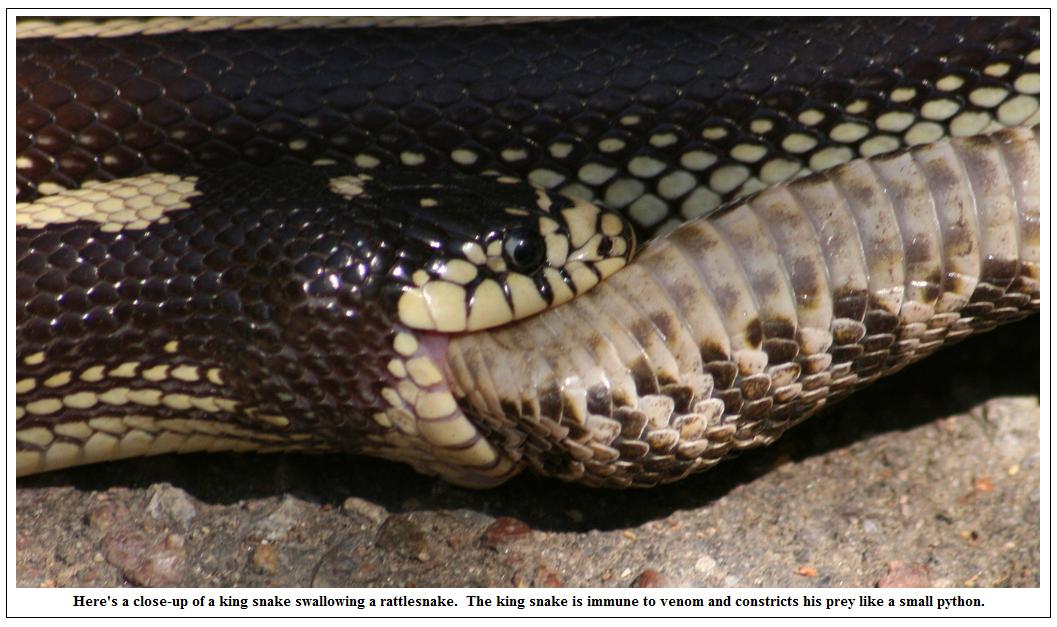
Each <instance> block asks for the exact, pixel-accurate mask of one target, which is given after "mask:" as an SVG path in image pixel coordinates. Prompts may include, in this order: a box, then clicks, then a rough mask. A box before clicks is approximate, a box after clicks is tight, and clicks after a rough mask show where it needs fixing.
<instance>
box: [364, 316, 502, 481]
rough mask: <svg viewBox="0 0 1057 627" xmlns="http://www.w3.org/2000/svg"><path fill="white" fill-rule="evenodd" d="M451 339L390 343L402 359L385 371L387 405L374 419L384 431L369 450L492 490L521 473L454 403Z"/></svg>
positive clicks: (422, 337)
mask: <svg viewBox="0 0 1057 627" xmlns="http://www.w3.org/2000/svg"><path fill="white" fill-rule="evenodd" d="M452 338H453V336H452V335H451V334H447V333H437V332H431V331H415V332H413V334H412V332H409V331H402V332H399V333H397V335H396V340H395V342H394V348H395V349H396V352H397V353H399V354H400V355H401V358H394V359H393V360H392V361H391V362H390V363H389V366H388V373H389V377H388V380H387V381H386V385H385V386H384V387H383V389H382V393H381V396H382V398H383V399H384V400H385V402H386V403H387V404H388V408H387V409H386V410H385V411H382V412H378V413H376V414H375V415H374V420H375V422H377V423H378V424H379V425H380V426H381V427H383V428H384V429H385V432H384V434H383V435H382V436H380V439H379V438H374V439H375V441H374V442H373V445H372V446H371V447H370V451H371V452H372V453H374V454H377V455H379V456H381V457H386V458H389V459H393V460H396V461H401V462H405V463H409V464H411V465H412V466H414V467H415V468H416V469H418V470H419V471H420V472H424V473H427V474H436V475H440V476H442V477H444V478H445V479H447V480H448V481H451V482H452V483H455V484H457V485H461V486H464V487H470V488H490V487H494V486H496V485H499V484H501V483H503V482H504V481H506V480H508V479H509V478H510V477H512V476H514V475H516V474H517V473H518V472H520V471H521V469H522V466H521V465H520V464H518V463H515V462H514V461H513V460H512V459H511V457H510V456H509V455H508V453H507V452H506V451H505V450H504V449H503V448H499V447H497V446H495V445H494V444H493V441H492V440H491V438H490V437H489V436H490V435H492V434H491V433H488V432H485V431H482V429H480V428H479V423H478V422H476V421H474V420H471V418H470V417H469V416H468V415H467V414H466V413H465V412H464V408H463V406H462V405H461V404H460V403H459V402H458V401H457V400H456V396H457V395H458V394H459V392H458V390H456V389H455V387H454V386H453V382H452V379H451V376H450V374H448V368H447V367H446V365H445V362H446V360H447V353H448V349H449V346H450V343H451V341H452Z"/></svg>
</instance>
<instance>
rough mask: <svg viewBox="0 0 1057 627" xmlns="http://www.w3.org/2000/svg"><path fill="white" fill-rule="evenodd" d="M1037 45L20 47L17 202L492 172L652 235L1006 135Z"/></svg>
mask: <svg viewBox="0 0 1057 627" xmlns="http://www.w3.org/2000/svg"><path fill="white" fill-rule="evenodd" d="M1038 46H1039V39H1038V21H1037V19H1036V18H1001V17H981V18H964V17H943V18H932V17H918V18H866V17H856V18H837V19H814V18H801V19H789V18H781V19H773V18H748V19H747V18H715V17H711V18H678V19H665V18H657V19H619V18H614V19H605V20H573V21H566V22H557V23H543V24H514V25H507V26H494V25H489V26H478V27H463V28H451V27H435V28H421V29H419V28H406V29H405V28H396V29H378V30H371V29H322V30H319V31H304V30H259V31H254V30H246V31H236V32H204V33H177V34H169V35H162V36H158V37H154V38H151V39H150V40H144V39H140V38H112V39H101V40H100V39H96V40H91V39H68V40H34V39H27V40H20V41H19V42H18V44H17V56H18V60H17V66H16V83H17V92H16V99H17V119H18V135H17V153H18V157H19V163H18V165H17V172H18V186H19V194H20V196H19V197H20V199H31V198H32V197H34V196H35V195H36V194H37V193H40V192H49V191H51V190H52V189H53V186H54V185H58V186H60V187H67V188H68V187H71V186H75V185H77V184H79V183H80V182H82V181H86V180H92V179H103V180H105V179H109V178H112V177H118V176H129V175H133V174H137V173H141V172H143V171H145V170H150V169H158V170H163V171H169V172H178V171H180V170H181V169H183V168H186V167H188V165H189V164H191V163H200V164H207V165H210V166H214V165H219V164H228V163H231V162H239V161H244V162H249V163H254V164H264V163H271V162H275V161H289V160H297V161H304V162H311V161H314V160H317V159H320V158H330V159H344V160H352V161H356V162H357V163H359V164H361V165H364V164H366V165H373V164H376V163H382V164H387V165H401V166H403V167H408V168H417V169H428V168H432V167H441V166H443V167H449V166H454V167H455V168H457V169H460V170H463V171H465V172H471V173H476V172H482V171H484V170H489V169H491V170H498V171H501V172H506V173H510V174H514V175H517V176H520V177H522V178H529V179H530V180H533V181H534V182H536V183H538V184H541V185H543V186H545V187H548V188H556V189H561V190H564V191H566V192H568V193H573V194H576V195H579V196H581V197H586V198H588V199H590V198H598V199H602V200H604V201H606V202H607V203H608V204H609V205H610V206H612V207H614V208H616V209H619V210H621V211H624V212H625V213H627V214H628V215H630V216H631V217H632V218H633V219H634V220H635V222H636V224H637V226H638V228H639V231H640V236H643V235H646V236H648V235H651V234H653V233H654V232H656V231H657V230H659V229H665V228H670V225H671V223H672V220H679V221H681V220H683V219H685V218H688V217H695V216H696V215H700V214H701V213H703V212H705V211H707V210H709V209H712V208H715V207H717V206H719V204H720V203H721V202H722V201H724V200H727V199H730V198H733V197H735V196H742V195H744V194H746V193H750V192H752V191H756V190H757V189H760V188H761V187H763V186H764V185H766V184H771V183H774V182H778V181H780V180H785V179H787V178H789V177H791V176H795V175H797V174H803V173H804V172H809V171H811V170H818V169H823V168H824V167H828V166H831V165H835V164H837V163H840V162H843V161H847V160H849V159H850V158H853V157H857V156H860V155H865V156H869V154H876V153H877V152H882V151H885V150H891V149H894V148H897V147H899V146H902V145H906V144H915V143H924V142H926V141H932V140H933V139H936V138H937V137H934V135H935V134H936V133H937V132H942V133H952V132H953V134H955V135H957V134H969V131H973V132H978V131H981V130H985V128H987V129H993V128H996V127H998V126H1001V125H1003V124H1009V123H1019V122H1021V121H1023V119H1024V118H1029V117H1030V116H1031V115H1032V114H1033V112H1034V110H1035V109H1037V100H1038V94H1037V79H1035V80H1034V81H1032V80H1031V76H1037V73H1038V58H1037V53H1036V57H1034V60H1033V61H1032V57H1031V53H1032V52H1033V51H1036V50H1037V49H1038ZM792 50H795V51H796V52H795V54H793V53H791V52H790V51H792ZM944 79H946V80H944ZM1018 81H1020V82H1018ZM988 90H990V91H988ZM1033 90H1034V93H1033ZM1033 104H1034V106H1033ZM1003 106H1004V107H1006V108H1005V109H1002V107H1003ZM886 114H887V116H888V117H885V116H886ZM49 184H51V185H49ZM42 185H43V186H42Z"/></svg>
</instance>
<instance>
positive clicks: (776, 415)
mask: <svg viewBox="0 0 1057 627" xmlns="http://www.w3.org/2000/svg"><path fill="white" fill-rule="evenodd" d="M1038 133H1039V129H1038V127H1035V129H1034V131H1032V130H1030V129H1023V128H1021V129H1010V130H1007V131H1002V132H999V133H996V134H994V135H991V136H980V137H970V138H963V139H958V140H953V141H950V142H940V143H937V144H933V145H927V146H921V147H917V148H914V149H911V150H910V151H906V152H902V153H896V154H892V155H882V156H878V157H874V158H873V159H870V160H857V161H854V162H851V163H848V164H845V165H842V166H838V167H837V168H834V169H832V170H830V171H827V172H825V173H821V174H816V175H812V176H809V177H805V178H802V179H800V180H797V181H793V182H791V183H787V184H784V185H780V186H775V187H773V188H771V189H768V190H766V191H763V192H761V193H759V194H757V195H754V196H752V197H750V198H749V199H747V200H745V201H744V202H741V203H738V204H735V205H733V206H731V207H728V208H727V209H725V210H723V211H721V212H719V213H717V214H715V215H713V216H709V217H707V218H703V219H701V220H698V221H695V222H692V223H690V224H686V225H684V226H682V227H680V228H679V229H677V230H676V231H674V232H672V233H671V234H669V235H668V236H666V237H663V238H659V239H657V240H654V241H653V242H651V244H650V245H649V246H648V247H647V248H646V249H644V250H643V251H642V254H641V255H640V256H639V258H638V259H637V260H636V262H635V263H634V264H631V265H629V266H628V268H626V269H625V270H624V271H622V272H619V273H617V274H615V275H614V276H612V277H611V278H610V279H609V280H608V281H606V283H605V284H604V285H603V286H601V287H600V288H598V289H596V290H594V291H592V292H590V293H588V294H585V295H584V296H582V297H580V298H578V299H576V300H574V301H572V302H570V303H568V304H567V305H565V306H563V307H558V308H555V309H553V310H551V311H549V312H546V313H544V314H542V315H541V316H539V317H537V318H533V319H530V320H528V321H526V322H524V323H522V324H519V325H514V326H510V327H506V328H502V329H498V330H496V331H494V332H492V333H487V334H476V335H466V336H462V337H459V338H456V339H454V340H453V341H452V345H451V347H450V348H449V354H448V369H449V376H451V377H452V379H453V381H455V382H456V388H457V389H458V390H460V397H461V402H463V403H464V404H465V405H466V406H468V407H470V408H471V409H470V412H471V413H474V414H477V415H480V416H481V417H482V421H481V422H482V428H483V429H487V430H489V431H491V433H492V435H491V439H492V441H494V442H499V443H505V446H506V447H507V449H508V451H509V452H510V455H511V457H512V458H513V459H515V460H520V461H521V463H524V464H525V465H526V466H528V467H529V468H531V469H533V470H534V471H536V472H538V473H540V474H544V475H548V476H556V477H559V478H562V479H564V480H567V481H576V482H580V483H585V484H588V485H593V486H607V487H629V486H637V487H647V486H651V485H656V484H659V483H666V482H670V481H675V480H677V479H680V478H682V477H685V476H686V475H688V474H690V473H693V472H698V471H701V470H705V469H707V468H710V467H711V466H713V465H715V464H716V463H718V462H719V461H720V460H722V459H724V458H725V457H727V456H729V455H731V454H735V453H737V452H739V451H743V450H746V449H750V448H754V447H758V446H764V445H767V444H770V443H771V442H773V441H774V440H775V439H777V438H778V437H779V436H780V435H781V434H782V433H784V432H785V431H786V430H787V429H788V428H790V427H791V426H793V425H795V424H797V423H799V422H800V421H802V420H804V419H806V418H808V417H809V416H811V415H813V414H814V413H815V412H817V411H818V410H819V409H821V408H822V407H823V406H825V405H827V404H830V403H833V402H836V401H838V400H840V399H841V398H844V397H845V396H847V395H848V394H850V393H852V392H853V391H855V390H857V389H860V388H861V387H863V386H864V385H868V384H869V383H871V382H872V381H875V380H876V379H878V378H880V377H882V376H884V375H887V374H890V373H892V372H895V371H897V370H900V369H902V368H903V367H905V366H907V365H908V364H910V363H912V362H914V361H917V360H919V359H922V358H924V357H926V356H928V355H930V354H931V353H933V352H934V351H936V350H938V349H939V348H941V347H942V346H944V345H947V344H950V343H953V342H957V341H960V340H962V339H964V338H966V337H968V336H969V335H971V334H972V333H975V332H981V331H987V330H989V329H992V328H994V327H995V326H997V325H999V324H1002V323H1006V322H1010V321H1014V320H1019V319H1022V318H1025V317H1027V316H1029V315H1032V314H1034V313H1036V312H1038V310H1039V303H1040V278H1041V267H1040V261H1041V258H1040V256H1039V251H1038V248H1037V247H1038V244H1039V241H1040V239H1039V238H1040V232H1039V224H1038V220H1039V217H1040V207H1039V184H1040V183H1039V181H1040V179H1039V176H1040V173H1039V135H1038ZM896 174H898V176H895V175H896ZM586 321H590V322H591V323H590V324H586Z"/></svg>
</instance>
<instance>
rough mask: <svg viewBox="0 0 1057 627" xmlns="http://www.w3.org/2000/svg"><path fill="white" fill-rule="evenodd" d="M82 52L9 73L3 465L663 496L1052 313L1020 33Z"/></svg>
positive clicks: (397, 42) (464, 36) (1034, 94)
mask: <svg viewBox="0 0 1057 627" xmlns="http://www.w3.org/2000/svg"><path fill="white" fill-rule="evenodd" d="M82 27H83V25H82ZM89 27H91V28H94V29H95V30H94V31H93V32H92V33H91V34H92V35H93V36H92V37H83V36H78V37H74V38H72V39H57V38H54V37H46V38H39V37H38V38H30V39H27V40H25V41H20V42H19V45H18V49H17V52H18V57H19V60H18V69H17V74H16V77H17V82H18V87H19V91H18V101H19V109H18V122H19V135H18V151H19V152H18V161H17V163H16V167H17V171H18V178H19V199H20V200H22V201H23V203H21V204H20V205H19V207H18V212H17V215H16V223H17V224H18V227H19V228H18V252H17V258H18V274H17V286H16V290H17V298H18V302H17V309H16V312H17V324H18V328H17V333H18V357H17V358H18V364H17V372H18V374H17V377H18V378H17V382H16V391H17V392H18V406H17V409H16V414H17V419H18V427H17V442H18V445H17V446H18V453H17V455H18V465H19V472H20V474H21V473H27V472H39V471H43V470H49V469H53V468H61V467H64V466H69V465H73V464H78V463H87V462H91V461H102V460H106V459H113V458H117V457H125V456H129V455H138V454H157V453H163V452H171V451H192V450H346V451H352V452H361V453H367V454H373V455H379V456H383V457H389V458H393V459H399V460H402V461H406V462H409V463H411V464H412V465H414V466H415V467H416V468H418V469H420V470H422V471H424V472H430V473H436V474H440V475H442V476H445V477H446V478H448V479H450V480H452V481H455V482H458V483H461V484H465V485H475V486H485V485H494V484H496V483H499V482H501V481H503V480H505V479H507V478H509V477H510V476H512V475H514V474H516V473H517V472H518V471H520V470H521V469H523V468H526V467H529V468H532V469H533V470H535V471H537V472H541V473H544V474H549V475H554V476H558V477H561V478H564V479H569V480H578V481H582V482H585V483H588V484H591V485H606V486H618V487H623V486H630V485H635V486H645V485H653V484H656V483H661V482H666V481H671V480H674V479H677V478H679V477H682V476H685V475H686V474H688V473H690V472H694V471H697V470H700V469H703V468H707V467H709V466H711V465H712V464H714V463H715V462H716V461H718V460H719V459H721V458H722V457H723V456H725V455H726V454H728V453H731V452H735V451H738V450H742V449H744V448H748V447H751V446H758V445H762V444H766V443H769V442H770V441H772V440H773V439H774V438H776V437H777V436H778V435H779V434H780V433H781V432H782V431H784V430H785V429H786V428H788V426H790V425H791V424H795V423H796V422H798V421H799V420H802V419H804V418H806V417H807V416H809V415H811V414H812V413H813V412H814V411H816V410H817V409H818V408H819V407H821V406H822V405H823V404H825V403H826V402H828V401H830V400H833V399H836V398H839V397H841V396H842V395H844V394H846V393H848V392H850V391H852V390H853V389H855V388H857V387H859V386H861V385H863V384H865V383H867V382H869V381H872V380H874V379H876V378H877V377H879V376H882V375H883V374H885V373H887V372H891V371H894V370H897V369H899V368H901V367H902V366H904V365H905V364H906V363H909V362H910V361H913V360H914V359H917V358H920V357H922V356H924V355H927V354H928V353H930V352H931V351H932V350H935V349H936V348H938V347H939V346H941V345H943V344H944V343H945V342H948V341H953V340H956V339H960V338H961V337H964V336H965V335H967V334H969V333H971V332H972V331H973V330H977V329H986V328H990V327H992V326H994V325H995V324H997V323H998V322H1000V321H1004V320H1008V319H1016V318H1018V317H1023V316H1025V315H1028V314H1030V313H1031V312H1032V311H1034V310H1037V308H1038V302H1039V287H1038V281H1039V278H1040V274H1039V266H1038V261H1039V257H1038V216H1039V207H1038V177H1039V166H1038V138H1037V133H1038V130H1037V127H1036V130H1035V131H1034V132H1032V131H1031V130H1026V129H1018V130H1011V131H1002V132H1000V133H998V134H996V135H993V136H977V134H978V133H984V132H989V131H994V130H996V129H999V128H1002V127H1005V126H1016V125H1021V124H1026V125H1032V124H1034V123H1036V121H1037V119H1038V113H1037V110H1038V82H1039V78H1038V63H1039V50H1038V23H1037V20H1032V19H1020V18H1016V19H1005V18H980V19H969V18H953V19H949V20H947V19H940V20H934V19H922V18H918V19H899V20H897V19H880V18H878V19H862V20H855V21H844V20H836V21H824V22H812V21H793V22H788V21H776V20H750V21H748V22H744V23H742V22H738V23H735V22H726V21H723V20H705V21H686V20H680V21H671V20H667V21H666V20H612V21H608V20H607V21H602V22H597V23H596V22H583V21H571V22H567V23H566V22H562V23H546V24H514V25H501V26H495V25H488V26H473V27H458V28H455V27H449V26H439V27H433V28H424V29H423V28H414V29H404V28H383V29H378V30H363V29H359V28H354V29H345V28H332V29H322V30H311V31H309V30H305V29H302V28H290V29H284V28H277V27H269V26H268V25H265V26H264V27H261V26H260V25H257V26H255V27H254V28H251V29H250V30H246V31H212V30H209V29H206V30H205V32H197V31H195V30H193V29H186V25H185V26H184V27H182V28H176V29H175V32H172V33H169V34H160V35H149V34H148V33H146V32H143V31H137V32H133V33H131V34H130V33H129V32H127V31H128V29H132V30H135V28H136V24H135V23H132V24H129V23H127V22H126V23H123V25H122V26H121V28H116V27H115V28H113V29H111V30H108V29H107V27H106V25H105V24H89ZM91 28H90V30H91ZM121 29H125V30H121ZM45 30H46V29H45ZM849 32H850V33H852V34H854V35H855V36H851V37H849ZM38 34H39V31H38ZM50 34H54V33H50ZM77 34H78V35H83V34H84V33H77ZM108 35H113V36H112V37H111V36H108ZM790 50H795V51H797V54H795V55H791V54H790V53H789V51H790ZM970 135H972V136H973V137H966V138H964V139H955V140H946V139H942V138H944V137H947V136H955V137H958V136H970ZM932 142H935V143H932ZM907 146H917V147H916V148H913V149H911V150H909V151H907V150H901V151H898V152H895V153H893V152H891V151H893V150H896V149H905V148H906V147H907ZM854 157H862V158H863V159H862V160H855V161H853V160H852V159H853V158H854ZM220 164H223V165H224V167H223V168H219V167H218V166H219V165H220ZM842 164H843V165H842ZM834 166H836V167H835V169H831V168H834ZM814 171H818V172H821V173H820V174H811V172H814ZM804 175H809V176H807V177H806V178H801V179H799V180H797V181H795V182H792V183H782V182H783V181H785V180H787V179H790V178H793V177H796V176H804ZM525 181H527V182H525ZM770 184H777V186H776V187H773V188H771V189H768V190H766V191H763V192H761V193H759V194H756V195H752V194H753V193H754V192H758V191H759V190H760V189H762V188H764V187H766V186H767V185H770ZM750 195H751V196H750ZM746 196H750V198H749V199H748V200H744V201H738V202H735V203H734V204H728V205H727V206H726V207H725V208H724V209H723V210H721V211H719V212H718V213H715V214H714V215H711V216H709V217H706V218H701V219H698V220H695V221H694V222H692V223H690V224H687V225H685V226H681V227H676V223H678V222H681V221H682V220H684V219H687V218H695V217H698V216H701V215H702V214H707V213H711V212H714V211H715V209H716V208H718V207H720V206H721V205H723V204H724V203H727V202H728V201H735V200H736V199H738V198H745V197H746ZM621 214H622V215H623V217H621ZM636 234H637V236H638V239H650V238H654V237H656V236H657V235H658V234H660V235H662V237H660V238H658V239H656V240H654V241H652V242H650V243H649V244H648V245H647V246H646V247H645V250H644V252H643V253H641V254H640V255H639V256H638V257H637V258H635V260H634V262H633V263H631V264H630V265H628V266H627V267H626V268H624V269H622V270H621V268H622V267H623V266H624V265H625V263H626V262H627V260H628V259H629V258H631V256H632V254H633V252H634V249H635V243H636ZM618 270H619V271H618ZM610 275H612V276H610ZM607 277H608V278H607ZM581 294H582V295H581ZM566 301H568V302H566ZM539 312H543V313H539ZM536 314H538V315H536Z"/></svg>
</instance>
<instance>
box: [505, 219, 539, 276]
mask: <svg viewBox="0 0 1057 627" xmlns="http://www.w3.org/2000/svg"><path fill="white" fill-rule="evenodd" d="M503 256H504V257H506V261H507V264H509V265H510V267H511V268H513V269H514V270H517V271H518V272H521V273H522V274H531V273H533V272H535V271H536V270H538V269H539V267H540V266H541V265H543V260H544V259H546V257H547V244H546V242H544V241H543V236H541V235H540V234H539V233H537V232H535V231H530V230H529V229H516V230H514V231H511V232H510V233H508V234H507V236H506V239H505V240H503Z"/></svg>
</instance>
